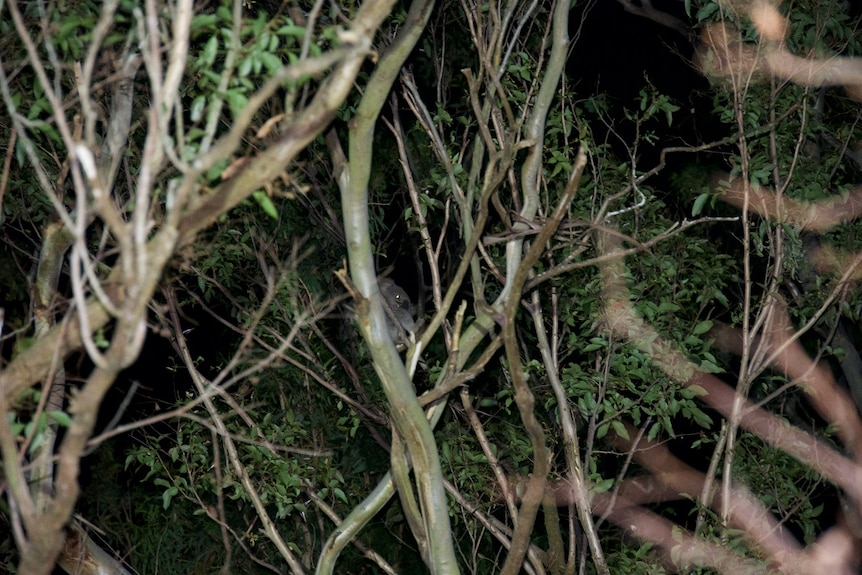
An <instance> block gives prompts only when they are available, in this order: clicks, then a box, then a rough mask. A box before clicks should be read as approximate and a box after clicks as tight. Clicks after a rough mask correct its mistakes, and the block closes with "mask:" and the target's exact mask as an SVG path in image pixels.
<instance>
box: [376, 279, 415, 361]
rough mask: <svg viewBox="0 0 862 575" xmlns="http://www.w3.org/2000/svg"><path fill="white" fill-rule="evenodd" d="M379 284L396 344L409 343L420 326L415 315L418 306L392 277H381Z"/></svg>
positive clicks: (390, 329) (391, 333)
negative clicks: (414, 304) (415, 305)
mask: <svg viewBox="0 0 862 575" xmlns="http://www.w3.org/2000/svg"><path fill="white" fill-rule="evenodd" d="M378 285H379V286H380V295H382V296H383V308H384V309H385V311H386V318H387V320H388V324H389V333H390V335H391V336H392V339H393V340H395V343H396V344H400V345H409V344H410V342H411V341H412V340H413V338H414V336H415V334H416V331H417V330H418V328H419V326H418V325H417V324H416V320H415V319H414V317H413V316H414V314H415V313H416V308H415V307H414V306H413V302H411V301H410V296H408V295H407V292H406V291H404V290H403V289H402V288H401V286H399V285H398V284H396V283H395V282H394V281H392V280H391V279H390V278H380V280H379V281H378Z"/></svg>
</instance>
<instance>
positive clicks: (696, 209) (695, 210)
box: [691, 192, 709, 217]
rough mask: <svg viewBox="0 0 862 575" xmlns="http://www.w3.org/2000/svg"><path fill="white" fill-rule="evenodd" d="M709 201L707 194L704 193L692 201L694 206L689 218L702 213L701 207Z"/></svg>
mask: <svg viewBox="0 0 862 575" xmlns="http://www.w3.org/2000/svg"><path fill="white" fill-rule="evenodd" d="M708 199H709V192H704V193H702V194H701V195H699V196H698V197H697V199H696V200H694V205H693V206H692V207H691V216H692V217H696V216H698V215H699V214H700V212H702V211H703V207H704V206H705V205H706V200H708Z"/></svg>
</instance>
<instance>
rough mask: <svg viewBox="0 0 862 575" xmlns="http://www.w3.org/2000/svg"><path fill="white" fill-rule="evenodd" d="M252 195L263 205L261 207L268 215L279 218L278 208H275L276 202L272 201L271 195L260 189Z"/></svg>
mask: <svg viewBox="0 0 862 575" xmlns="http://www.w3.org/2000/svg"><path fill="white" fill-rule="evenodd" d="M252 197H253V198H254V200H255V201H256V202H257V204H258V205H259V206H260V207H261V209H262V210H263V211H264V212H265V213H266V215H268V216H269V217H271V218H272V219H274V220H277V219H278V210H277V209H275V204H273V203H272V200H271V199H270V197H269V196H267V195H266V192H264V191H262V190H258V191H256V192H254V193H253V194H252Z"/></svg>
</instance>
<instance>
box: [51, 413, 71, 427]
mask: <svg viewBox="0 0 862 575" xmlns="http://www.w3.org/2000/svg"><path fill="white" fill-rule="evenodd" d="M48 415H49V416H51V418H52V419H53V420H54V421H56V422H57V425H59V426H60V427H69V425H70V424H71V423H72V418H71V417H69V414H68V413H66V412H65V411H49V412H48Z"/></svg>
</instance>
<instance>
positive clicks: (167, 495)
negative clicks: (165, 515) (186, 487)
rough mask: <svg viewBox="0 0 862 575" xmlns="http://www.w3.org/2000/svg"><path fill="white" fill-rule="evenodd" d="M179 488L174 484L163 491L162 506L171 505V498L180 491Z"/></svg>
mask: <svg viewBox="0 0 862 575" xmlns="http://www.w3.org/2000/svg"><path fill="white" fill-rule="evenodd" d="M179 491H180V490H179V489H177V487H176V485H172V486H171V487H170V488H168V489H167V490H166V491H165V492H164V493H162V506H163V507H164V508H165V509H167V508H168V507H170V506H171V500H172V499H173V498H174V495H176V494H177V493H179Z"/></svg>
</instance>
